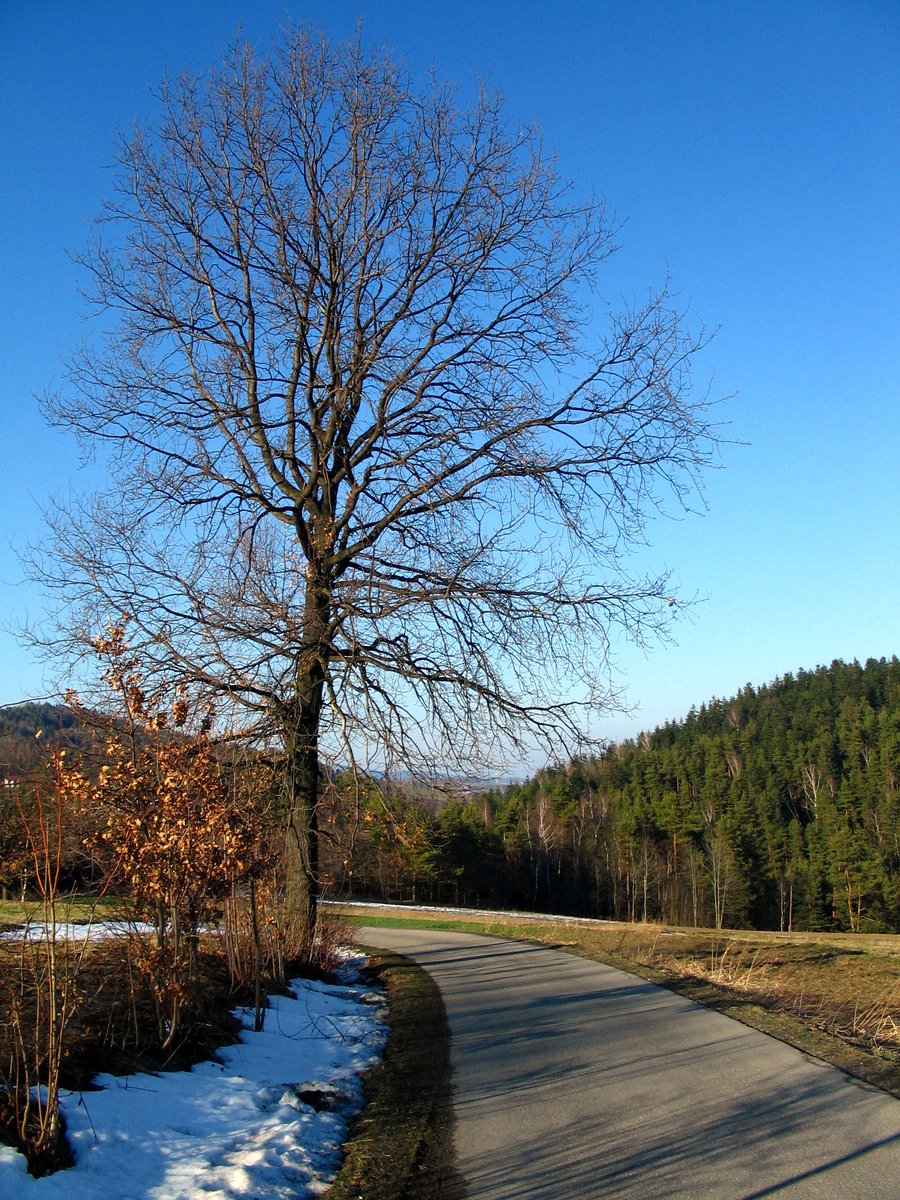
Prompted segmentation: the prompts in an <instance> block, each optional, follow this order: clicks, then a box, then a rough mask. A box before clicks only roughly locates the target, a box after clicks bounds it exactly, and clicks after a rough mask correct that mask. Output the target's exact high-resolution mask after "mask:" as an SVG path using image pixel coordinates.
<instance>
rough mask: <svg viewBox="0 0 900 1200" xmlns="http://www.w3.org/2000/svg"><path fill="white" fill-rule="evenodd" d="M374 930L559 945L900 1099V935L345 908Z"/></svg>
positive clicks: (347, 917) (344, 915)
mask: <svg viewBox="0 0 900 1200" xmlns="http://www.w3.org/2000/svg"><path fill="white" fill-rule="evenodd" d="M336 907H337V911H338V912H339V913H340V915H341V919H342V920H344V921H347V922H348V923H351V924H360V923H364V924H366V925H370V926H377V925H385V926H396V925H401V926H402V925H407V926H418V927H420V928H428V929H464V930H467V931H469V932H471V933H484V934H489V935H494V936H497V937H504V938H516V939H521V940H525V941H532V942H537V943H540V944H541V945H550V946H555V947H558V948H559V949H565V950H568V951H569V952H571V953H573V954H579V955H583V956H585V957H587V958H592V959H595V960H597V961H599V962H605V963H609V964H610V965H612V966H617V967H621V968H622V969H624V970H627V971H631V972H633V973H634V974H637V975H640V976H641V977H643V978H645V979H649V980H652V981H653V982H655V983H661V984H663V985H665V986H666V987H669V988H672V989H673V990H675V991H678V992H680V993H681V994H683V995H686V996H689V997H690V998H691V999H693V1000H697V1001H699V1002H700V1003H702V1004H705V1005H707V1006H709V1007H712V1008H715V1009H717V1010H718V1011H719V1012H722V1013H725V1014H726V1015H728V1016H731V1017H734V1018H736V1019H737V1020H739V1021H742V1022H743V1023H744V1024H747V1025H751V1026H753V1027H754V1028H756V1029H760V1030H762V1031H763V1032H765V1033H769V1034H771V1035H772V1036H774V1037H777V1038H780V1039H781V1040H782V1041H785V1042H788V1043H789V1044H791V1045H793V1046H796V1047H798V1049H801V1050H804V1051H806V1052H807V1053H809V1054H812V1055H815V1056H816V1057H818V1058H822V1059H824V1060H825V1061H827V1062H831V1063H833V1064H834V1065H835V1066H838V1067H841V1068H842V1069H843V1070H845V1071H847V1072H849V1073H850V1074H851V1075H854V1076H856V1077H857V1078H860V1079H864V1080H866V1081H867V1082H869V1083H872V1084H874V1085H875V1086H877V1087H880V1088H882V1089H883V1090H884V1091H887V1092H890V1093H891V1094H892V1095H894V1096H897V1097H900V935H896V934H873V935H867V934H843V933H840V934H829V933H774V932H757V931H749V930H708V929H701V930H697V929H686V928H676V927H673V926H664V925H652V924H646V925H645V924H626V923H620V922H612V921H586V920H574V919H571V918H561V917H541V916H535V915H531V914H524V913H488V912H464V911H462V910H458V909H456V910H445V909H425V908H422V907H419V908H410V907H407V906H402V905H384V906H378V905H372V904H362V905H353V904H341V905H338V906H336Z"/></svg>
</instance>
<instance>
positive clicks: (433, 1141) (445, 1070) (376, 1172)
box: [325, 951, 456, 1200]
mask: <svg viewBox="0 0 900 1200" xmlns="http://www.w3.org/2000/svg"><path fill="white" fill-rule="evenodd" d="M369 971H370V973H371V974H372V976H373V977H374V980H375V982H377V983H378V985H379V986H380V987H382V988H384V989H385V990H386V991H387V995H388V1001H389V1005H390V1018H389V1019H390V1026H391V1027H390V1033H389V1036H388V1041H387V1046H386V1048H385V1052H384V1056H383V1058H382V1061H381V1062H380V1063H379V1065H378V1066H376V1067H374V1068H373V1069H372V1070H371V1071H370V1072H369V1074H368V1075H367V1076H366V1081H365V1086H366V1104H365V1107H364V1109H363V1111H362V1113H361V1114H360V1116H359V1117H358V1118H357V1120H356V1122H355V1123H354V1126H353V1128H352V1130H351V1135H350V1140H349V1141H348V1142H347V1144H346V1146H345V1158H344V1164H343V1166H342V1168H341V1171H340V1174H339V1175H338V1177H337V1179H336V1180H335V1182H334V1183H333V1184H332V1186H331V1187H330V1188H329V1190H328V1191H327V1192H326V1193H325V1196H326V1197H327V1200H363V1198H364V1200H413V1198H415V1200H437V1198H438V1197H443V1198H446V1197H448V1196H450V1195H452V1194H453V1192H454V1189H455V1186H456V1180H455V1175H454V1170H453V1139H452V1116H451V1103H450V1034H449V1030H448V1027H447V1016H446V1013H445V1011H444V1003H443V1000H442V999H441V994H440V991H439V990H438V987H437V985H436V984H435V983H434V981H433V980H432V978H431V976H430V975H428V974H427V973H426V972H425V971H423V970H422V968H421V967H419V966H417V965H416V964H415V963H414V962H412V961H411V960H410V959H408V958H404V957H402V956H401V955H396V954H387V953H385V952H384V951H372V952H371V957H370V960H369Z"/></svg>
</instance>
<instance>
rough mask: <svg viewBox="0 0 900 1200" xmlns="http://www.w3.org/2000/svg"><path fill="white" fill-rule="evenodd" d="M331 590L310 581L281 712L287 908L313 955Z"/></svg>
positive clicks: (301, 947)
mask: <svg viewBox="0 0 900 1200" xmlns="http://www.w3.org/2000/svg"><path fill="white" fill-rule="evenodd" d="M329 610H330V605H329V596H328V593H327V591H326V589H324V588H322V587H314V586H313V585H312V584H309V585H308V587H307V592H306V603H305V608H304V614H303V634H304V637H303V646H302V648H301V650H300V653H299V654H298V656H297V666H296V672H295V686H296V691H295V695H294V699H293V703H291V704H289V705H286V706H285V707H284V709H283V711H282V714H281V720H282V728H283V735H284V746H285V791H286V805H285V835H286V837H285V868H286V874H287V878H286V884H285V908H286V913H287V919H288V922H289V923H290V925H291V926H292V927H293V932H294V934H295V938H296V949H297V951H299V952H300V953H301V954H302V955H303V956H304V957H307V958H311V957H312V954H313V951H314V941H315V931H316V918H317V909H318V898H319V824H318V802H319V787H320V779H321V770H320V763H319V721H320V718H321V715H322V700H323V695H324V685H325V663H326V661H327V629H328V618H329Z"/></svg>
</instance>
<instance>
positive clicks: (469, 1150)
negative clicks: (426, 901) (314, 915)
mask: <svg viewBox="0 0 900 1200" xmlns="http://www.w3.org/2000/svg"><path fill="white" fill-rule="evenodd" d="M360 938H361V940H362V941H364V942H366V943H367V944H369V945H373V946H382V947H384V948H386V949H391V950H397V951H399V952H401V953H403V954H407V955H410V956H411V957H412V958H414V959H416V960H417V961H418V962H419V963H420V964H421V965H422V966H423V967H424V968H425V969H426V970H427V971H429V972H430V974H431V975H432V976H433V977H434V978H435V979H436V981H437V983H438V985H439V986H440V989H441V992H442V994H443V997H444V1002H445V1004H446V1007H447V1015H448V1018H449V1022H450V1030H451V1037H452V1061H453V1095H454V1111H455V1117H456V1129H455V1140H456V1149H457V1167H458V1169H459V1171H460V1173H461V1175H462V1177H463V1178H464V1179H465V1181H466V1191H465V1195H466V1196H467V1197H469V1198H470V1200H507V1198H509V1200H512V1198H515V1200H551V1198H552V1200H561V1198H566V1200H568V1198H574V1200H582V1198H584V1200H593V1198H594V1197H616V1198H622V1197H628V1198H629V1200H675V1198H678V1200H757V1198H758V1197H764V1196H765V1197H768V1196H785V1197H789V1198H790V1200H812V1198H813V1197H815V1198H816V1200H831V1198H834V1200H900V1101H898V1100H895V1099H893V1098H892V1097H891V1096H888V1095H886V1094H885V1093H883V1092H879V1091H877V1090H876V1089H875V1088H872V1087H870V1086H868V1085H867V1084H862V1083H860V1082H858V1081H856V1080H853V1079H851V1078H850V1077H849V1076H847V1075H845V1074H844V1073H843V1072H841V1071H838V1070H836V1069H835V1068H833V1067H831V1066H828V1065H827V1064H825V1063H822V1062H820V1061H819V1060H817V1059H813V1058H811V1057H809V1056H808V1055H805V1054H803V1053H801V1052H800V1051H798V1050H794V1049H793V1048H792V1047H789V1046H785V1045H784V1044H782V1043H781V1042H778V1041H776V1040H775V1039H773V1038H770V1037H767V1036H766V1035H765V1034H761V1033H758V1032H756V1031H755V1030H753V1029H750V1028H748V1027H747V1026H745V1025H741V1024H739V1023H738V1022H737V1021H733V1020H731V1019H729V1018H728V1017H724V1016H722V1015H720V1014H718V1013H715V1012H712V1011H710V1010H708V1009H705V1008H702V1007H701V1006H699V1005H696V1004H694V1003H692V1002H691V1001H689V1000H685V999H683V998H682V997H680V996H678V995H676V994H674V993H673V992H669V991H666V990H665V989H664V988H659V987H656V986H655V985H653V984H650V983H646V982H644V980H642V979H639V978H638V977H636V976H634V975H627V974H625V973H624V972H622V971H617V970H615V969H613V968H612V967H606V966H602V965H601V964H599V963H591V962H587V961H585V960H584V959H581V958H576V957H574V956H572V955H569V954H566V953H563V952H561V951H557V950H552V949H548V948H544V947H538V946H530V945H526V944H523V943H519V942H511V941H503V940H500V939H495V938H485V937H479V936H476V935H474V934H466V933H437V932H431V931H428V930H415V929H409V930H406V929H376V928H364V929H362V930H360Z"/></svg>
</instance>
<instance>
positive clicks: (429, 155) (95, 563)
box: [44, 28, 715, 920]
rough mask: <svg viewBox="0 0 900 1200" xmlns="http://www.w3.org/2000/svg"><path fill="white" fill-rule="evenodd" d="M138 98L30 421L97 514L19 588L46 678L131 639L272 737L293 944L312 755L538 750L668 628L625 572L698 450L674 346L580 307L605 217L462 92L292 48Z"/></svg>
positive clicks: (530, 137) (381, 57) (386, 61)
mask: <svg viewBox="0 0 900 1200" xmlns="http://www.w3.org/2000/svg"><path fill="white" fill-rule="evenodd" d="M159 100H160V118H159V121H158V123H157V125H156V126H155V128H152V129H139V130H138V131H136V132H135V133H134V135H133V136H132V137H130V139H128V140H124V141H123V143H122V145H121V151H120V161H119V166H120V168H121V169H120V172H119V176H118V187H117V191H116V193H115V195H114V197H113V199H112V201H111V202H110V203H109V205H108V206H107V208H106V211H105V213H104V216H103V219H102V223H101V225H100V232H99V234H98V237H97V239H96V240H95V241H94V242H93V243H92V245H91V246H90V248H89V250H88V251H87V252H86V254H85V255H84V256H83V262H84V266H85V267H86V268H87V271H88V272H89V273H90V274H89V277H90V279H91V280H92V288H91V299H92V300H93V302H94V303H95V304H96V307H97V310H98V312H99V313H100V314H101V323H102V329H103V333H102V336H100V337H99V338H98V339H97V341H95V342H94V343H93V344H92V345H90V346H89V347H88V348H87V349H86V350H84V351H83V352H82V353H81V354H80V355H79V356H78V358H77V361H75V362H74V363H73V364H72V367H71V371H70V374H69V377H68V383H67V386H65V387H64V388H63V389H62V391H61V392H60V393H59V394H54V395H52V396H50V397H48V400H47V408H48V411H49V414H50V417H51V419H52V420H53V421H54V422H56V423H58V424H60V425H62V426H65V427H68V428H70V429H72V430H74V431H76V433H77V434H78V435H79V436H80V437H81V438H83V439H84V441H85V442H86V444H87V446H88V447H89V448H97V447H101V448H103V449H104V451H105V452H106V454H107V455H108V458H109V462H110V471H111V477H110V480H111V481H110V486H109V488H108V490H106V491H105V493H104V494H101V495H94V496H92V497H91V498H90V499H86V500H83V501H82V502H80V503H77V504H72V503H67V504H66V505H65V506H63V507H58V508H57V509H56V511H55V513H54V514H52V516H51V525H52V544H50V545H49V546H48V556H47V557H46V558H45V560H44V561H45V564H46V565H45V569H44V577H45V580H46V582H47V583H48V584H50V585H51V586H53V585H57V586H59V588H60V598H61V601H62V607H61V616H62V620H61V622H60V626H59V628H60V630H61V631H62V635H61V636H62V637H63V639H64V642H65V644H67V645H68V646H69V647H70V649H71V648H72V647H73V646H77V645H78V644H79V643H80V642H81V643H83V642H84V641H85V639H86V638H87V637H88V636H89V635H90V634H91V633H92V632H94V630H95V628H96V626H97V624H98V622H102V621H104V620H106V619H108V617H109V616H110V614H111V615H113V616H115V617H117V616H118V615H119V614H120V613H127V614H129V617H130V622H131V624H130V629H131V634H132V637H133V638H135V639H136V641H135V649H139V650H140V653H141V655H142V658H143V661H145V663H146V664H147V667H146V669H147V670H150V669H153V670H156V671H157V672H159V673H161V674H164V675H168V676H170V677H174V676H177V677H179V678H180V679H183V680H185V681H187V682H189V683H191V684H192V685H193V686H194V687H195V688H196V687H197V686H200V687H202V688H205V689H207V690H208V691H209V692H211V693H216V694H218V695H219V697H220V705H221V704H225V705H230V706H234V708H235V710H237V709H241V710H243V711H244V712H245V713H247V714H248V718H247V719H248V721H249V722H250V723H255V724H256V726H257V727H258V728H260V729H261V730H266V729H267V730H268V731H269V733H270V734H271V733H272V732H273V731H274V732H276V733H277V735H278V737H279V738H280V740H281V744H282V746H283V750H284V759H285V763H286V792H287V811H288V823H289V827H290V830H291V833H292V838H293V846H294V852H295V856H296V867H297V872H296V876H297V881H298V883H297V887H298V889H299V893H298V894H299V895H300V903H301V905H306V906H307V907H306V911H307V912H308V916H309V919H310V920H312V919H313V915H314V897H315V887H316V877H317V861H316V846H317V832H316V802H317V795H318V788H319V779H320V767H321V763H322V760H323V757H324V756H326V755H328V754H332V753H333V754H335V755H336V756H337V758H338V760H339V761H344V762H346V761H347V760H348V759H349V758H351V757H354V758H356V759H357V760H360V759H362V758H365V759H366V761H370V762H373V761H378V762H379V763H380V764H381V765H382V766H390V765H392V764H398V763H404V764H407V765H412V764H415V763H417V762H418V763H420V764H421V763H441V764H444V765H445V766H447V768H448V769H455V768H458V767H461V766H462V765H463V764H469V765H470V766H471V764H473V763H475V762H479V761H486V760H487V759H489V758H491V757H493V756H496V755H497V754H498V753H500V752H501V751H502V750H503V749H504V748H506V749H509V748H510V747H515V746H523V745H533V744H534V743H535V742H537V743H541V744H543V745H545V746H547V747H555V748H557V749H558V748H559V747H560V746H566V745H568V744H570V743H571V741H572V739H574V738H575V737H577V736H578V735H579V733H580V732H581V731H583V730H584V729H585V728H586V727H587V726H588V724H589V719H590V715H591V713H592V712H596V711H603V710H604V708H607V707H608V706H609V704H610V701H611V693H610V690H609V684H608V679H607V673H606V671H605V665H606V664H607V661H608V657H609V655H608V651H609V638H610V635H611V631H613V630H621V629H624V630H625V631H626V632H627V633H629V634H630V635H632V636H634V637H636V638H643V637H644V636H646V635H647V634H649V633H657V632H658V631H659V630H660V629H661V628H662V627H663V626H664V624H665V619H666V617H667V616H668V615H669V613H670V612H671V609H670V608H667V606H666V603H665V602H666V599H667V598H668V596H669V590H668V589H669V584H668V581H667V578H666V577H665V575H661V576H659V577H655V578H644V577H635V576H633V575H632V574H631V573H630V572H629V570H628V564H627V561H626V559H627V555H628V552H629V550H630V549H631V548H633V546H634V544H635V543H636V542H639V541H640V539H641V536H642V532H643V529H644V522H645V519H646V517H647V514H648V513H650V512H651V511H653V510H655V509H656V508H659V507H661V506H662V504H663V502H664V500H665V498H666V497H669V499H671V498H673V497H674V499H675V501H676V503H677V504H680V505H683V504H684V503H686V502H687V501H688V498H689V497H692V496H694V495H696V491H697V487H698V484H699V475H700V474H701V472H702V470H703V468H704V467H705V466H706V465H708V462H709V459H710V456H711V454H712V452H713V449H714V444H715V431H714V428H713V427H712V426H711V425H710V422H709V418H708V410H707V407H706V405H705V402H704V401H705V398H704V397H700V398H695V397H694V395H693V392H692V388H691V381H690V372H689V368H690V364H691V361H692V358H693V356H694V354H695V352H696V351H697V350H698V349H699V347H700V345H701V343H702V341H703V335H702V333H700V334H696V333H693V332H691V331H690V330H689V329H686V328H685V327H684V325H683V322H682V319H681V317H680V315H679V314H678V313H677V312H676V311H675V310H674V309H673V308H672V306H671V304H670V302H669V299H668V298H667V296H666V294H665V292H664V291H663V292H660V293H658V294H652V295H650V296H649V298H648V299H647V300H646V302H645V303H642V304H638V305H636V306H634V307H632V308H630V309H628V310H627V311H622V312H613V311H611V310H610V309H609V307H608V306H607V305H606V304H605V303H604V302H602V301H601V300H600V298H599V296H598V293H597V286H598V282H599V277H600V273H601V268H602V267H603V264H604V263H605V262H606V261H607V259H608V258H609V256H610V255H611V254H612V253H613V251H614V249H615V245H614V238H615V230H614V229H613V228H612V227H611V226H610V224H609V223H608V221H607V220H606V218H605V215H604V209H603V205H602V204H601V203H598V202H595V201H593V200H588V201H581V200H579V199H577V197H576V196H575V194H574V192H573V189H572V187H571V186H570V185H568V184H567V183H566V182H564V181H563V180H562V179H561V178H560V176H559V174H558V172H557V169H556V167H555V164H554V162H553V160H552V159H551V158H549V157H548V156H546V155H545V153H544V151H543V148H542V144H541V140H540V137H539V135H538V134H537V133H536V132H535V131H534V130H533V129H524V130H523V129H519V128H518V127H516V126H509V125H508V124H507V122H506V120H505V118H504V114H503V109H502V104H501V102H500V101H499V100H498V99H497V98H495V97H494V96H492V95H490V94H488V93H487V92H486V91H483V92H482V93H481V94H480V96H479V97H478V99H477V100H476V101H475V103H474V104H473V105H471V106H469V107H464V106H462V105H460V104H459V103H458V102H457V98H456V95H455V93H454V91H453V89H451V88H449V87H446V86H443V85H441V84H440V83H432V84H431V85H430V86H428V87H426V88H424V89H422V88H417V87H415V86H413V84H412V83H411V82H410V80H409V79H408V78H407V76H406V75H405V73H404V71H403V70H401V69H400V68H399V67H398V66H397V64H396V63H395V62H394V61H393V59H392V58H391V57H390V55H388V54H386V53H374V54H369V53H367V52H365V51H364V50H363V48H362V47H361V45H360V44H358V43H357V44H350V45H340V46H336V45H332V44H330V43H329V42H327V41H326V40H325V39H323V38H321V37H319V36H318V35H317V34H315V33H313V32H311V31H309V30H306V29H302V28H301V29H298V30H295V31H292V32H290V33H288V34H285V35H284V36H283V37H282V39H281V40H280V41H279V42H278V43H277V45H276V46H275V47H274V48H273V50H272V52H271V53H270V54H269V55H267V56H265V57H259V56H257V55H255V54H254V53H253V52H252V51H251V50H250V49H249V48H247V47H246V46H241V45H238V46H237V47H236V48H235V49H234V50H233V51H232V52H231V53H230V55H229V56H228V57H227V58H226V60H225V62H224V64H223V66H222V67H221V68H220V69H218V70H214V71H211V72H210V73H209V74H207V75H205V76H202V77H187V76H185V77H183V78H180V79H178V80H177V81H176V82H171V83H166V84H165V85H164V86H163V87H162V89H161V92H160V96H159ZM604 681H606V682H604Z"/></svg>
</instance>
